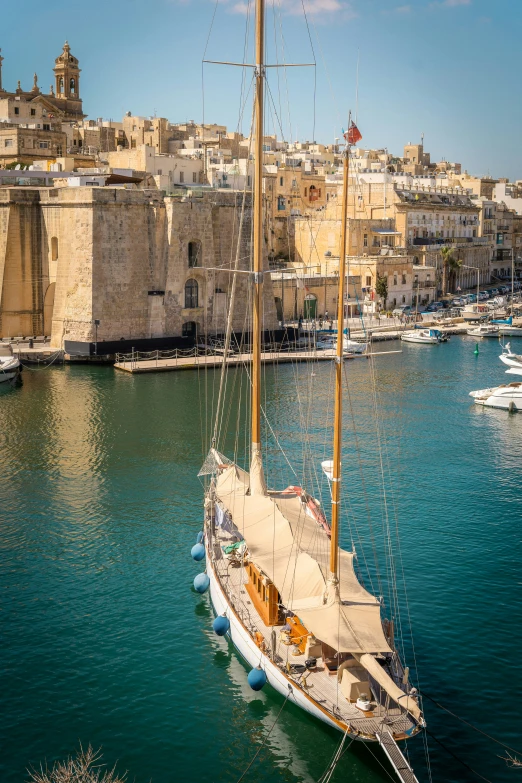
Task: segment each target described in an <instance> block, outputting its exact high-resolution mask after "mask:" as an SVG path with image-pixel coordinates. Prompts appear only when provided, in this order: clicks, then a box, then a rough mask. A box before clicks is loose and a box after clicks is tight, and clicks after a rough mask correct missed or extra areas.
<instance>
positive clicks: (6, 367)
mask: <svg viewBox="0 0 522 783" xmlns="http://www.w3.org/2000/svg"><path fill="white" fill-rule="evenodd" d="M19 374H20V362H19V360H18V357H17V356H13V349H12V348H11V346H10V345H2V346H0V383H6V382H7V381H14V380H15V378H17V377H18V375H19Z"/></svg>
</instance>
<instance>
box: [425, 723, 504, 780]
mask: <svg viewBox="0 0 522 783" xmlns="http://www.w3.org/2000/svg"><path fill="white" fill-rule="evenodd" d="M424 731H425V732H426V734H429V735H430V737H431V738H432V739H434V740H435V742H436V743H437V744H438V745H440V746H441V748H444V750H445V751H446V753H449V754H450V756H453V758H454V759H455V760H456V761H458V762H459V764H462V766H463V767H466V769H469V771H470V772H472V773H473V774H474V775H476V776H477V777H478V778H480V779H481V780H485V781H486V783H493V781H491V780H489V778H485V777H484V776H483V775H481V774H480V772H477V771H476V770H474V769H473V767H470V766H469V764H466V762H465V761H463V760H462V759H461V758H459V756H457V755H456V754H455V753H453V751H452V750H450V749H449V748H448V746H447V745H444V743H443V742H441V741H440V740H439V739H437V737H436V736H435V734H432V732H431V731H429V730H428V729H424Z"/></svg>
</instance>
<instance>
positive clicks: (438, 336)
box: [401, 329, 446, 345]
mask: <svg viewBox="0 0 522 783" xmlns="http://www.w3.org/2000/svg"><path fill="white" fill-rule="evenodd" d="M445 339H446V338H445V336H444V335H443V333H442V332H441V331H440V329H412V330H411V331H410V332H403V333H402V334H401V340H404V342H405V343H422V344H425V345H437V344H438V343H442V342H444V341H445Z"/></svg>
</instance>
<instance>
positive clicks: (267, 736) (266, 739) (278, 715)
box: [237, 687, 292, 783]
mask: <svg viewBox="0 0 522 783" xmlns="http://www.w3.org/2000/svg"><path fill="white" fill-rule="evenodd" d="M291 695H292V689H291V687H289V688H288V693H287V694H286V698H285V700H284V702H283V703H282V704H281V709H280V710H279V712H278V713H277V718H276V719H275V721H274V722H273V724H272V726H271V728H270V731H269V732H268V734H267V735H266V737H265V738H264V740H263V742H262V743H261V745H260V747H259V748H258V750H257V752H256V753H255V755H254V757H253V758H252V760H251V761H250V763H249V764H248V767H247V768H246V769H245V771H244V772H243V774H242V775H241V777H240V778H238V781H237V783H241V781H242V780H243V778H244V777H245V775H246V774H247V772H248V770H249V769H250V767H251V766H252V764H253V763H254V761H255V760H256V759H257V757H258V756H259V754H260V753H261V751H262V750H263V748H264V747H265V745H266V743H267V741H268V738H269V737H270V735H271V733H272V731H273V730H274V729H275V726H276V723H277V721H278V720H279V718H280V717H281V713H282V712H283V709H284V707H285V705H286V702H287V701H288V699H289V698H290V696H291Z"/></svg>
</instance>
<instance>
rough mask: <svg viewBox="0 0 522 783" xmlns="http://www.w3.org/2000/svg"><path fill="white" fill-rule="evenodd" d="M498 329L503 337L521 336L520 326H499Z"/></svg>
mask: <svg viewBox="0 0 522 783" xmlns="http://www.w3.org/2000/svg"><path fill="white" fill-rule="evenodd" d="M498 331H499V334H501V335H503V336H505V337H522V326H499V328H498Z"/></svg>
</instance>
